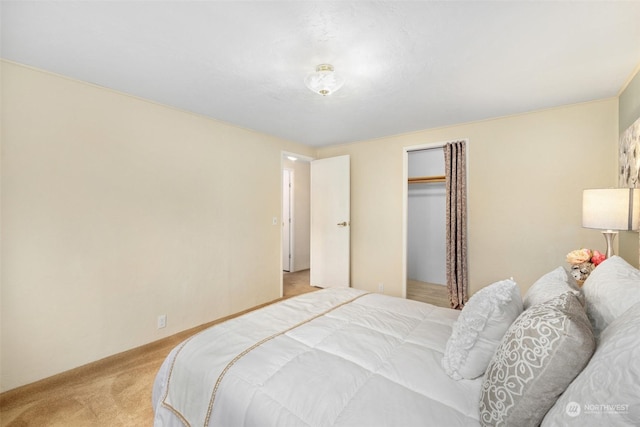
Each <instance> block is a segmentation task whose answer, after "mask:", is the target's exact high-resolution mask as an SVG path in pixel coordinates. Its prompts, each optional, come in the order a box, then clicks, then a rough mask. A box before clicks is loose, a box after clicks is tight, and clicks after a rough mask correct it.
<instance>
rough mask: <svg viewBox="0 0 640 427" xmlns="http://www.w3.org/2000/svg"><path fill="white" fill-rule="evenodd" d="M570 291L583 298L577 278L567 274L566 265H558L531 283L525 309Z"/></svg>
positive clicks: (525, 299)
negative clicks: (576, 282) (576, 281)
mask: <svg viewBox="0 0 640 427" xmlns="http://www.w3.org/2000/svg"><path fill="white" fill-rule="evenodd" d="M569 291H571V292H573V293H574V294H575V295H576V296H578V297H579V298H581V294H582V293H581V292H580V290H579V289H578V287H577V285H576V284H575V279H574V278H573V277H572V276H570V275H569V274H567V270H565V268H564V267H558V268H556V269H555V270H553V271H550V272H548V273H547V274H545V275H544V276H542V277H541V278H539V279H538V280H536V281H535V283H534V284H533V285H531V287H530V288H529V290H528V291H527V292H526V293H525V294H524V302H523V305H524V309H525V310H527V309H528V308H529V307H531V306H534V305H536V304H541V303H544V302H547V301H549V300H551V299H553V298H555V297H557V296H558V295H562V294H564V293H565V292H569Z"/></svg>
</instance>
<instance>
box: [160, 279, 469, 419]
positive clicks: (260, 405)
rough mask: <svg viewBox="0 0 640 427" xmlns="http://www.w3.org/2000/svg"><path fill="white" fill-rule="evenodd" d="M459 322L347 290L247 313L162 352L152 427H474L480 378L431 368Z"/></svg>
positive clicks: (426, 308) (423, 307)
mask: <svg viewBox="0 0 640 427" xmlns="http://www.w3.org/2000/svg"><path fill="white" fill-rule="evenodd" d="M458 314H459V311H456V310H449V309H444V308H439V307H435V306H432V305H429V304H423V303H419V302H416V301H410V300H405V299H401V298H394V297H389V296H384V295H380V294H366V293H364V292H362V291H359V290H355V289H325V290H321V291H317V292H312V293H309V294H304V295H301V296H299V297H296V298H292V299H288V300H285V301H282V302H280V303H277V304H273V305H270V306H267V307H265V308H263V309H260V310H256V311H253V312H250V313H248V314H246V315H244V316H242V317H239V318H235V319H232V320H229V321H227V322H224V323H222V324H220V325H217V326H214V327H212V328H210V329H207V330H206V331H203V332H201V333H199V334H197V335H195V336H194V337H192V338H190V339H189V340H187V341H185V342H184V343H182V344H181V345H180V346H178V347H176V348H175V349H174V350H173V351H172V352H171V354H170V355H169V356H168V357H167V359H166V360H165V362H164V364H163V366H162V368H161V369H160V372H159V373H158V376H157V378H156V382H155V384H154V391H153V405H154V409H155V426H156V427H160V426H165V427H172V426H183V425H184V426H205V427H206V426H210V427H216V426H221V427H235V426H261V427H262V426H278V427H282V426H349V427H353V426H368V427H375V426H403V427H407V426H426V425H429V426H447V427H448V426H477V425H479V422H478V402H479V398H480V385H481V379H478V380H473V381H469V380H462V381H454V380H452V379H451V378H449V377H448V376H447V375H446V373H445V372H444V370H443V369H442V367H441V359H442V353H443V351H444V348H445V346H446V342H447V339H448V338H449V336H450V335H451V327H452V324H453V322H454V321H455V320H456V318H457V317H458Z"/></svg>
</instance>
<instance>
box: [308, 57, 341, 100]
mask: <svg viewBox="0 0 640 427" xmlns="http://www.w3.org/2000/svg"><path fill="white" fill-rule="evenodd" d="M304 84H306V85H307V87H308V88H309V89H311V90H312V91H313V92H315V93H319V94H320V95H322V96H327V95H331V94H332V93H333V92H335V91H337V90H338V89H340V88H341V87H342V85H343V84H344V78H342V77H340V75H338V74H336V73H335V72H334V71H333V65H331V64H320V65H318V66H317V67H316V72H315V73H310V74H309V75H308V76H307V77H306V78H305V79H304Z"/></svg>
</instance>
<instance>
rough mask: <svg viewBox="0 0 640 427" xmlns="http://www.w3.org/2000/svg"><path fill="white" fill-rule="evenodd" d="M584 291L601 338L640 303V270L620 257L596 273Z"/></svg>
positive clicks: (611, 260) (588, 311)
mask: <svg viewBox="0 0 640 427" xmlns="http://www.w3.org/2000/svg"><path fill="white" fill-rule="evenodd" d="M582 290H583V292H584V297H585V300H586V301H587V314H588V315H589V319H590V320H591V324H592V325H593V331H594V333H595V335H596V337H598V336H599V335H600V333H601V332H602V331H603V330H604V329H605V328H606V327H607V326H608V325H609V324H610V323H611V322H613V321H614V320H615V319H616V318H617V317H619V316H620V315H621V314H622V313H624V312H625V311H626V310H627V309H628V308H629V307H631V306H632V305H634V304H636V303H638V302H640V270H638V269H637V268H635V267H632V266H631V265H629V263H627V262H626V261H625V260H624V259H622V258H620V257H619V256H612V257H611V258H608V259H606V260H605V261H603V262H602V263H600V265H598V267H597V268H595V269H594V270H593V272H592V273H591V274H590V275H589V277H588V278H587V280H586V281H585V282H584V286H582Z"/></svg>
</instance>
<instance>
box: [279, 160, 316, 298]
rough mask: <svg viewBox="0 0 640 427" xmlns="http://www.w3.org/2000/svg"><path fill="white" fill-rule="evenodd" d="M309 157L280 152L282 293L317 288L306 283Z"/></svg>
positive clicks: (309, 199)
mask: <svg viewBox="0 0 640 427" xmlns="http://www.w3.org/2000/svg"><path fill="white" fill-rule="evenodd" d="M311 160H312V159H311V158H309V157H306V156H302V155H298V154H292V153H283V156H282V216H281V217H282V296H283V297H290V296H294V295H298V294H301V293H306V292H311V291H314V290H317V288H314V287H312V286H311V284H310V249H311V241H310V234H311V232H310V216H311V214H310V212H311V211H310V209H311V196H310V193H311V172H310V169H311Z"/></svg>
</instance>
